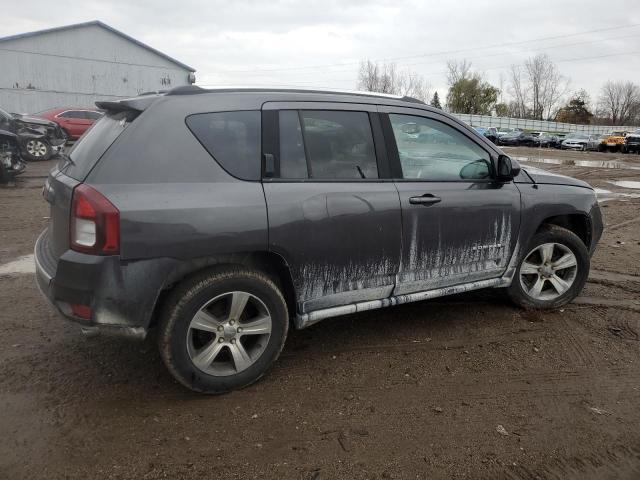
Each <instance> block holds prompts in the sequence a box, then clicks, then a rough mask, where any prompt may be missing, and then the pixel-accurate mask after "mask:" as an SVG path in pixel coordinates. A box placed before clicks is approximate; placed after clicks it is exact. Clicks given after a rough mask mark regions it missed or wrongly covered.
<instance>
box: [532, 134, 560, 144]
mask: <svg viewBox="0 0 640 480" xmlns="http://www.w3.org/2000/svg"><path fill="white" fill-rule="evenodd" d="M553 141H554V138H553V136H551V135H549V134H548V133H546V132H537V134H535V135H532V139H531V142H532V145H531V146H533V147H550V146H551V144H552V143H553Z"/></svg>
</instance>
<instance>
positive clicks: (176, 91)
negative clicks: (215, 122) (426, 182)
mask: <svg viewBox="0 0 640 480" xmlns="http://www.w3.org/2000/svg"><path fill="white" fill-rule="evenodd" d="M228 92H285V93H329V94H333V95H354V96H360V97H382V98H392V99H394V100H400V101H403V102H411V103H420V104H422V105H426V104H425V103H424V102H423V101H422V100H418V99H417V98H413V97H408V96H403V97H401V96H399V95H392V94H388V93H378V92H362V91H355V90H322V89H316V88H308V89H307V88H267V87H235V86H229V87H227V86H220V87H214V88H202V87H199V86H197V85H185V86H182V87H175V88H172V89H171V90H169V91H168V92H167V93H166V95H198V94H201V93H228Z"/></svg>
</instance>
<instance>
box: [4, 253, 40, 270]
mask: <svg viewBox="0 0 640 480" xmlns="http://www.w3.org/2000/svg"><path fill="white" fill-rule="evenodd" d="M35 271H36V265H35V263H34V260H33V255H25V256H24V257H18V258H16V259H15V260H13V261H11V262H9V263H3V264H2V265H0V275H20V274H24V273H35Z"/></svg>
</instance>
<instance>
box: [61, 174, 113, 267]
mask: <svg viewBox="0 0 640 480" xmlns="http://www.w3.org/2000/svg"><path fill="white" fill-rule="evenodd" d="M69 229H70V232H69V233H70V244H71V249H72V250H75V251H77V252H82V253H91V254H94V255H115V254H117V253H119V252H120V212H119V211H118V209H117V208H116V207H115V206H114V205H113V204H112V203H111V202H110V201H109V200H107V199H106V197H105V196H104V195H102V194H101V193H100V192H98V191H97V190H95V189H93V188H91V187H90V186H88V185H85V184H80V185H78V186H77V187H76V188H75V189H74V190H73V199H72V200H71V222H70V225H69Z"/></svg>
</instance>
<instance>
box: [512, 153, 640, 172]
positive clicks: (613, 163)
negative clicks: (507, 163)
mask: <svg viewBox="0 0 640 480" xmlns="http://www.w3.org/2000/svg"><path fill="white" fill-rule="evenodd" d="M511 158H513V159H515V160H517V161H518V162H525V163H526V162H529V163H546V164H549V165H569V166H574V167H589V168H613V169H619V170H640V165H633V164H631V163H625V162H620V161H618V160H574V159H570V158H539V157H515V156H512V157H511Z"/></svg>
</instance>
